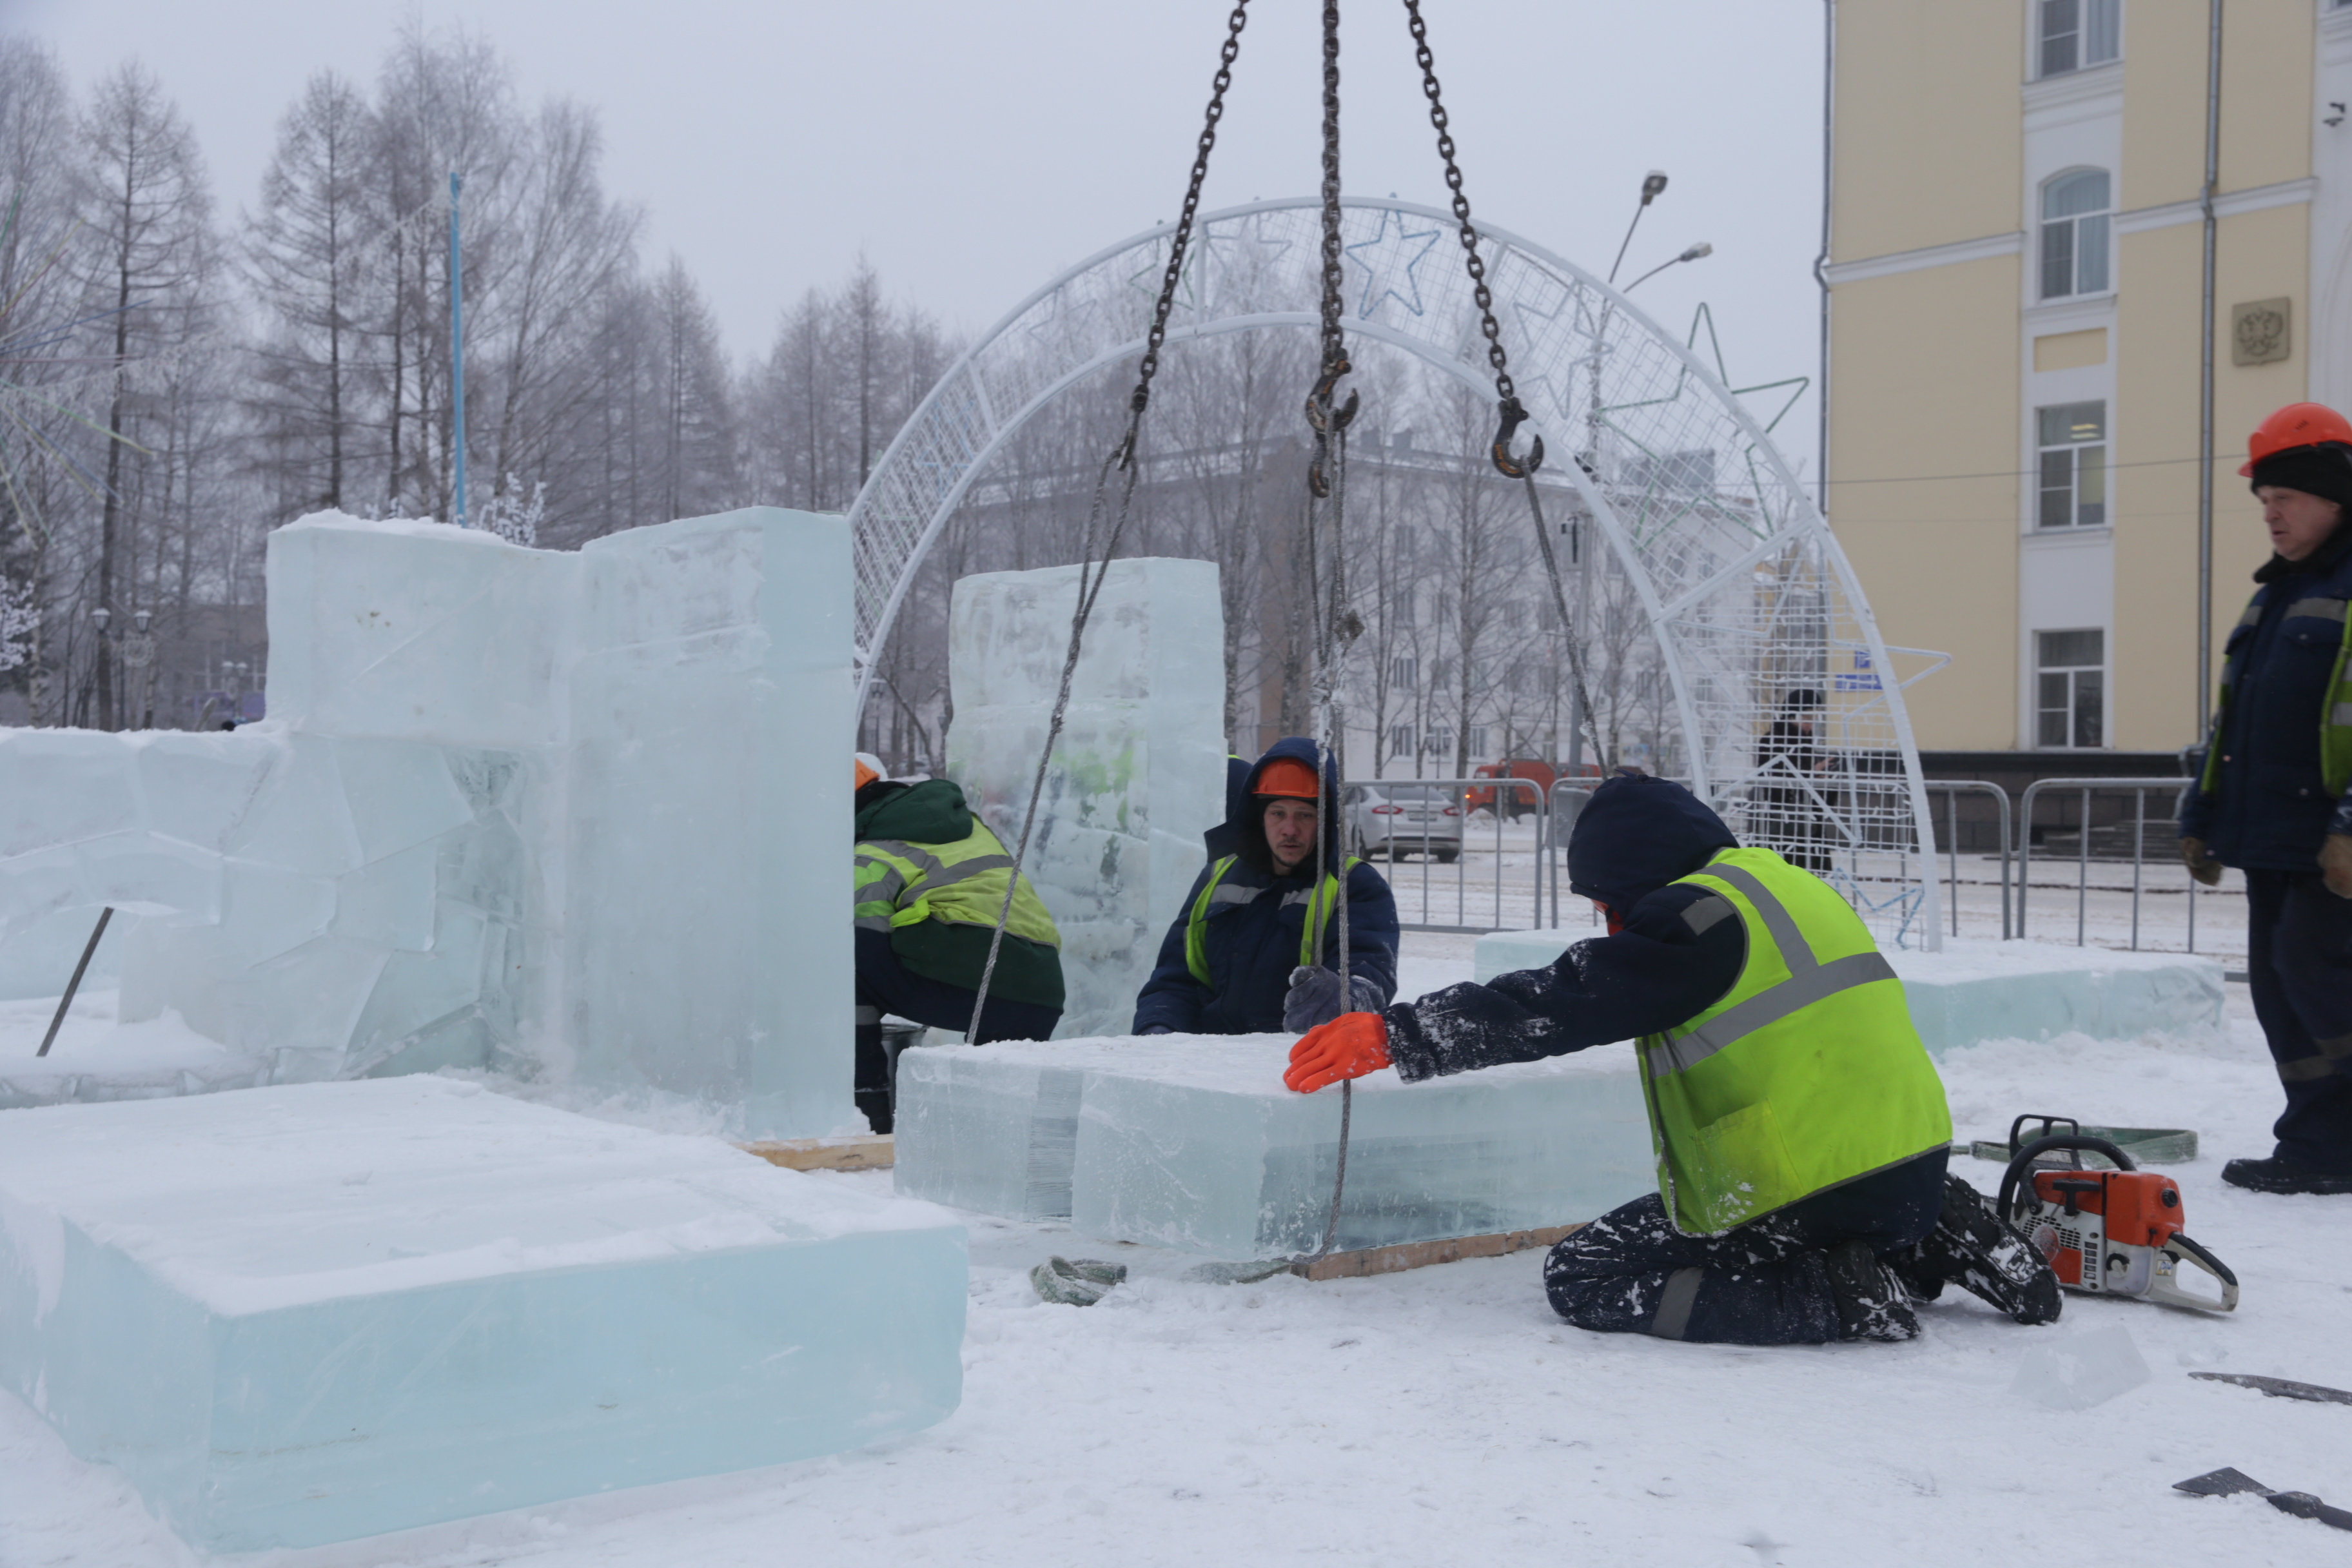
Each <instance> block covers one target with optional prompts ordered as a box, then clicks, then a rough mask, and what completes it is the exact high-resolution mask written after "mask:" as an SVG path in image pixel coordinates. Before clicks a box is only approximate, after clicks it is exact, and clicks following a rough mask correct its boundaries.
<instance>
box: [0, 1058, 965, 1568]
mask: <svg viewBox="0 0 2352 1568" xmlns="http://www.w3.org/2000/svg"><path fill="white" fill-rule="evenodd" d="M965 1289H966V1285H965V1263H964V1246H963V1234H962V1231H961V1227H960V1226H956V1225H955V1224H954V1222H953V1221H952V1219H951V1218H950V1216H949V1215H945V1214H943V1213H942V1212H940V1210H938V1209H935V1208H932V1207H929V1205H921V1204H914V1203H907V1202H903V1201H887V1200H877V1199H875V1198H872V1197H868V1196H866V1195H864V1194H858V1193H856V1192H853V1191H849V1190H846V1189H845V1188H843V1187H842V1186H840V1185H838V1184H832V1183H828V1182H825V1181H824V1180H822V1179H820V1178H817V1177H814V1176H805V1175H801V1174H798V1173H791V1172H782V1171H779V1170H777V1169H775V1168H774V1167H772V1166H770V1165H768V1164H767V1163H764V1162H761V1161H756V1160H753V1159H752V1158H751V1157H750V1156H748V1155H745V1154H742V1153H740V1152H737V1151H735V1150H733V1149H730V1148H729V1147H728V1146H727V1145H725V1144H723V1143H719V1142H715V1141H710V1140H705V1139H690V1138H680V1137H673V1136H668V1135H665V1134H660V1133H654V1132H648V1131H642V1130H639V1129H635V1128H630V1127H624V1126H617V1125H614V1124H611V1123H607V1122H600V1121H589V1120H587V1119H585V1118H583V1117H577V1116H572V1115H571V1114H569V1113H566V1112H563V1111H558V1110H548V1109H545V1108H543V1107H538V1106H531V1105H526V1104H523V1103H521V1102H520V1101H516V1100H505V1099H501V1098H499V1096H496V1095H491V1094H487V1093H482V1092H480V1091H478V1090H476V1089H474V1088H473V1087H472V1086H470V1085H467V1084H460V1083H454V1082H451V1081H449V1080H446V1079H433V1078H404V1079H393V1080H384V1081H376V1082H367V1083H349V1084H317V1085H308V1086H301V1087H295V1088H276V1089H254V1090H251V1091H249V1092H247V1093H242V1094H229V1095H215V1096H207V1097H205V1098H202V1099H194V1100H149V1101H142V1102H132V1103H123V1104H113V1105H76V1106H58V1107H53V1108H49V1109H45V1110H12V1111H6V1112H0V1384H5V1386H6V1387H8V1388H9V1389H11V1390H12V1391H13V1392H14V1393H16V1394H17V1395H18V1396H19V1397H21V1398H23V1399H24V1400H25V1401H26V1403H28V1404H29V1405H32V1406H33V1407H34V1408H35V1409H36V1410H37V1411H39V1412H40V1413H41V1414H42V1415H44V1416H45V1417H46V1418H47V1420H48V1422H49V1423H50V1424H51V1425H52V1426H55V1427H56V1428H57V1430H58V1432H59V1433H60V1434H61V1435H62V1436H64V1438H65V1440H66V1442H67V1444H68V1446H69V1447H71V1448H72V1449H73V1451H74V1452H75V1453H77V1454H79V1455H80V1456H82V1457H83V1458H88V1459H92V1460H102V1461H104V1462H107V1463H110V1464H112V1465H114V1466H116V1467H118V1468H120V1469H121V1471H122V1472H123V1473H124V1474H125V1475H126V1476H127V1477H128V1478H129V1479H131V1483H132V1484H133V1485H134V1486H135V1487H136V1488H137V1489H139V1491H140V1493H141V1495H142V1497H143V1498H145V1499H146V1500H147V1501H148V1503H149V1504H150V1505H151V1506H152V1507H153V1508H154V1509H156V1510H157V1511H158V1512H160V1513H161V1514H163V1516H164V1517H166V1518H167V1519H168V1520H169V1521H171V1523H172V1525H173V1528H175V1529H176V1530H178V1531H180V1533H181V1534H182V1535H183V1536H184V1537H185V1538H186V1539H187V1540H188V1541H190V1542H192V1543H194V1544H195V1545H197V1546H199V1547H202V1548H204V1549H205V1550H208V1551H213V1552H243V1551H255V1550H260V1549H265V1548H269V1547H276V1546H302V1545H310V1544H315V1543H319V1542H332V1541H342V1540H349V1539H352V1538H353V1537H358V1536H364V1535H372V1534H376V1533H379V1532H382V1531H392V1530H400V1529H404V1528H408V1527H411V1526H415V1525H420V1524H425V1523H430V1522H434V1521H441V1520H448V1519H456V1518H462V1517H465V1516H467V1515H471V1514H478V1513H484V1512H489V1511H492V1510H501V1509H509V1508H515V1507H520V1506H524V1505H527V1504H531V1503H536V1502H541V1501H545V1500H553V1499H557V1498H564V1497H572V1496H578V1495H582V1494H584V1493H590V1492H596V1491H603V1490H606V1489H612V1488H617V1487H626V1486H636V1485H642V1484H645V1483H647V1482H652V1481H660V1480H667V1479H677V1478H681V1477H687V1476H698V1475H710V1474H717V1473H719V1472H723V1471H729V1470H736V1469H742V1468H749V1467H751V1466H757V1465H766V1464H773V1463H777V1462H781V1461H783V1460H788V1459H795V1458H806V1457H809V1456H812V1455H818V1454H826V1453H832V1452H835V1451H838V1450H840V1449H844V1448H848V1447H856V1446H857V1445H861V1444H866V1443H872V1442H876V1441H879V1440H882V1439H885V1438H887V1437H891V1436H898V1435H901V1434H904V1433H908V1432H911V1431H915V1430H918V1429H919V1428H921V1427H923V1426H929V1425H930V1424H931V1423H933V1422H935V1421H938V1420H939V1419H940V1418H941V1417H942V1416H944V1415H947V1414H948V1413H949V1412H950V1411H951V1410H953V1409H954V1408H955V1405H956V1403H957V1400H958V1398H959V1397H960V1394H961V1343H962V1337H963V1315H964V1300H965Z"/></svg>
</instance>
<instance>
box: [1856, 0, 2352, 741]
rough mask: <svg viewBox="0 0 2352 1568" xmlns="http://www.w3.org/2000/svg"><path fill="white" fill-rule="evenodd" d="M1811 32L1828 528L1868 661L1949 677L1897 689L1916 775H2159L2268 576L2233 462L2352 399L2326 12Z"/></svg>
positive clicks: (2346, 74) (1975, 12)
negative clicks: (2203, 631) (2021, 767)
mask: <svg viewBox="0 0 2352 1568" xmlns="http://www.w3.org/2000/svg"><path fill="white" fill-rule="evenodd" d="M2217 14H2218V15H2219V16H2220V18H2221V51H2220V55H2221V68H2220V72H2219V92H2218V95H2217V94H2215V93H2213V92H2212V91H2211V90H2210V89H2211V86H2212V77H2211V75H2210V72H2209V62H2210V59H2211V54H2210V41H2211V38H2212V23H2213V18H2214V16H2216V15H2217ZM1832 25H1833V27H1834V46H1833V57H1832V58H1833V66H1832V91H1831V101H1832V110H1831V113H1832V121H1831V138H1830V140H1831V174H1830V210H1831V222H1830V248H1829V259H1828V265H1827V266H1826V267H1825V268H1824V277H1825V279H1826V282H1827V284H1828V288H1829V312H1830V315H1829V344H1830V346H1829V367H1828V388H1827V398H1826V402H1825V406H1824V418H1825V420H1826V431H1825V436H1826V446H1827V456H1826V463H1827V468H1826V471H1827V475H1828V479H1829V481H1830V482H1829V486H1828V492H1829V502H1828V511H1829V518H1830V522H1831V525H1832V527H1833V528H1834V529H1835V530H1836V531H1837V534H1838V536H1839V538H1840V540H1841V541H1842V542H1843V545H1844V547H1845V550H1846V552H1847V553H1848V555H1849V556H1850V557H1851V558H1852V559H1853V563H1854V565H1855V566H1856V568H1857V569H1858V570H1859V572H1860V573H1861V575H1862V580H1863V583H1864V587H1865V589H1866V591H1867V592H1868V594H1869V595H1870V600H1871V605H1872V607H1873V608H1874V611H1875V612H1876V614H1877V616H1878V619H1879V623H1880V626H1881V627H1882V629H1883V630H1884V632H1885V636H1886V638H1887V640H1888V642H1889V643H1891V644H1900V645H1906V646H1909V647H1920V648H1931V649H1936V650H1938V651H1942V652H1948V653H1950V654H1951V655H1952V656H1953V660H1952V663H1951V664H1950V666H1949V667H1948V668H1945V669H1943V670H1942V671H1940V672H1938V673H1937V674H1936V675H1934V676H1932V677H1930V678H1928V679H1924V680H1921V681H1919V682H1917V683H1916V684H1915V685H1913V686H1912V687H1911V688H1910V689H1909V691H1908V693H1907V694H1906V695H1907V697H1908V700H1909V701H1910V708H1911V718H1912V723H1913V725H1914V728H1915V731H1916V735H1917V738H1918V742H1919V746H1920V749H1921V750H1922V751H1923V752H2049V753H2066V752H2077V753H2079V752H2140V753H2153V752H2177V751H2178V750H2179V748H2180V747H2182V746H2184V745H2187V744H2189V743H2191V742H2194V741H2195V740H2196V739H2197V726H2198V715H2199V711H2200V689H2203V690H2205V691H2207V692H2210V683H2211V681H2212V679H2213V678H2214V676H2215V675H2216V674H2217V673H2218V670H2219V661H2220V655H2221V637H2222V636H2223V635H2225V634H2226V632H2227V630H2228V628H2229V626H2231V624H2232V623H2233V622H2234V621H2235V620H2236V619H2237V616H2238V614H2239V612H2240V610H2241V609H2242V607H2243V605H2244V603H2245V600H2246V596H2247V595H2248V594H2249V593H2251V592H2252V584H2251V583H2250V582H2249V581H2248V576H2249V574H2251V573H2252V571H2253V569H2254V568H2255V567H2256V566H2258V565H2260V564H2261V563H2263V561H2264V560H2265V559H2267V558H2268V555H2269V545H2268V542H2267V541H2266V539H2265V536H2264V534H2263V528H2262V525H2261V519H2260V511H2259V509H2258V508H2257V507H2256V506H2255V504H2254V503H2253V501H2252V498H2251V497H2250V496H2249V495H2248V493H2247V490H2246V482H2245V481H2244V480H2243V479H2240V478H2238V476H2237V468H2238V465H2239V464H2240V463H2241V462H2242V461H2243V460H2244V449H2245V445H2246V437H2247V435H2248V433H2249V432H2251V431H2252V429H2253V427H2254V426H2255V424H2256V423H2257V422H2258V421H2260V420H2261V418H2262V417H2263V416H2264V415H2265V414H2267V413H2269V412H2270V411H2271V410H2272V409H2273V408H2275V407H2277V406H2278V405H2281V404H2284V403H2291V402H2294V401H2296V400H2298V399H2302V398H2306V397H2308V398H2312V399H2315V400H2316V401H2320V402H2326V403H2329V404H2331V405H2335V406H2337V407H2342V406H2344V405H2345V402H2346V400H2347V398H2352V188H2347V187H2352V167H2347V164H2346V160H2347V158H2352V119H2347V110H2346V107H2345V102H2346V100H2352V0H2222V3H2221V4H2218V5H2217V4H2214V3H2213V0H1971V3H1970V4H1969V5H1960V6H1935V5H1920V4H1917V3H1916V0H1835V5H1834V10H1833V20H1832ZM2217 103H2218V110H2217V112H2215V113H2214V115H2213V118H2212V120H2211V122H2210V123H2211V125H2212V126H2213V127H2214V128H2215V129H2217V130H2218V151H2219V157H2218V162H2217V164H2216V169H2217V175H2218V177H2217V178H2216V180H2215V181H2214V188H2213V190H2212V192H2211V199H2210V205H2211V214H2212V216H2211V220H2210V221H2211V224H2212V229H2213V242H2214V245H2213V248H2214V266H2213V321H2214V326H2213V347H2214V355H2213V362H2214V363H2213V397H2212V405H2213V415H2212V442H2211V445H2212V451H2213V454H2214V459H2213V463H2212V480H2211V482H2212V487H2213V488H2212V517H2213V526H2212V573H2211V591H2210V615H2211V616H2212V620H2211V623H2210V626H2211V633H2210V649H2211V651H2210V659H2209V661H2208V667H2207V668H2204V669H2202V670H2200V668H2199V665H2198V657H2197V652H2198V600H2199V589H2198V581H2199V508H2200V487H2201V485H2202V483H2203V482H2204V473H2203V467H2202V465H2201V464H2200V460H2199V459H2200V443H2201V437H2202V426H2203V423H2204V421H2203V418H2202V404H2203V398H2202V395H2201V385H2200V378H2201V374H2202V366H2201V358H2202V355H2201V353H2200V348H2201V343H2202V342H2203V333H2202V329H2201V322H2202V319H2203V310H2204V292H2205V239H2206V226H2207V222H2208V216H2207V205H2208V203H2207V196H2208V193H2207V190H2206V167H2207V149H2208V135H2209V109H2211V108H2213V106H2215V105H2216V104H2217ZM2064 760H2065V759H2064V758H2063V756H2062V755H2053V756H2051V757H2049V758H2048V759H2047V761H2048V762H2049V763H2052V764H2053V765H2055V771H2059V772H2064V771H2067V770H2066V769H2065V767H2064V766H2063V763H2064ZM2078 760H2080V761H2082V762H2085V763H2087V762H2089V761H2090V760H2091V759H2089V758H2087V757H2084V758H2080V759H2078ZM1931 771H1932V770H1931ZM2045 771H2048V770H2045Z"/></svg>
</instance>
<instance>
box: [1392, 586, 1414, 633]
mask: <svg viewBox="0 0 2352 1568" xmlns="http://www.w3.org/2000/svg"><path fill="white" fill-rule="evenodd" d="M1412 601H1413V592H1412V589H1411V588H1400V589H1398V590H1397V595H1396V597H1395V598H1393V599H1391V600H1390V601H1389V622H1390V624H1391V625H1392V626H1412V624H1413V620H1412Z"/></svg>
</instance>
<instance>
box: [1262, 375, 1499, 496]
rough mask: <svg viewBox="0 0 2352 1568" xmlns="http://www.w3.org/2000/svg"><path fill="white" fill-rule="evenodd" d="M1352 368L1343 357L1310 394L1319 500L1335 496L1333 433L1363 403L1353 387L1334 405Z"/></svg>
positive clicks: (1311, 483) (1311, 480)
mask: <svg viewBox="0 0 2352 1568" xmlns="http://www.w3.org/2000/svg"><path fill="white" fill-rule="evenodd" d="M1351 368H1353V367H1352V366H1350V365H1349V363H1348V359H1347V356H1346V355H1344V354H1342V355H1341V356H1340V357H1339V359H1337V360H1334V361H1333V362H1331V363H1329V364H1328V365H1326V366H1325V367H1324V370H1323V375H1322V378H1321V379H1320V380H1318V381H1317V382H1316V384H1315V390H1313V391H1312V392H1309V393H1308V394H1307V426H1309V427H1310V428H1311V429H1313V430H1314V432H1315V457H1314V459H1313V460H1312V461H1311V462H1309V463H1308V464H1307V489H1309V490H1310V491H1312V492H1313V493H1314V495H1315V499H1316V500H1324V499H1325V498H1326V497H1328V496H1329V495H1330V493H1331V480H1330V478H1329V476H1328V475H1326V474H1325V473H1324V472H1323V459H1324V458H1327V457H1328V456H1329V455H1330V451H1331V432H1332V431H1334V430H1344V429H1346V428H1347V427H1348V426H1350V425H1352V424H1354V423H1355V420H1356V410H1357V408H1358V406H1359V405H1360V404H1361V402H1362V399H1360V398H1359V397H1358V396H1357V395H1356V394H1355V391H1354V389H1353V388H1350V389H1349V393H1348V401H1347V402H1345V403H1343V404H1341V405H1339V407H1337V408H1333V407H1332V406H1331V397H1332V394H1333V393H1334V392H1335V391H1336V390H1337V389H1338V387H1339V378H1340V377H1341V376H1343V375H1345V374H1348V372H1349V370H1350V369H1351ZM1522 417H1524V416H1522Z"/></svg>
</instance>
